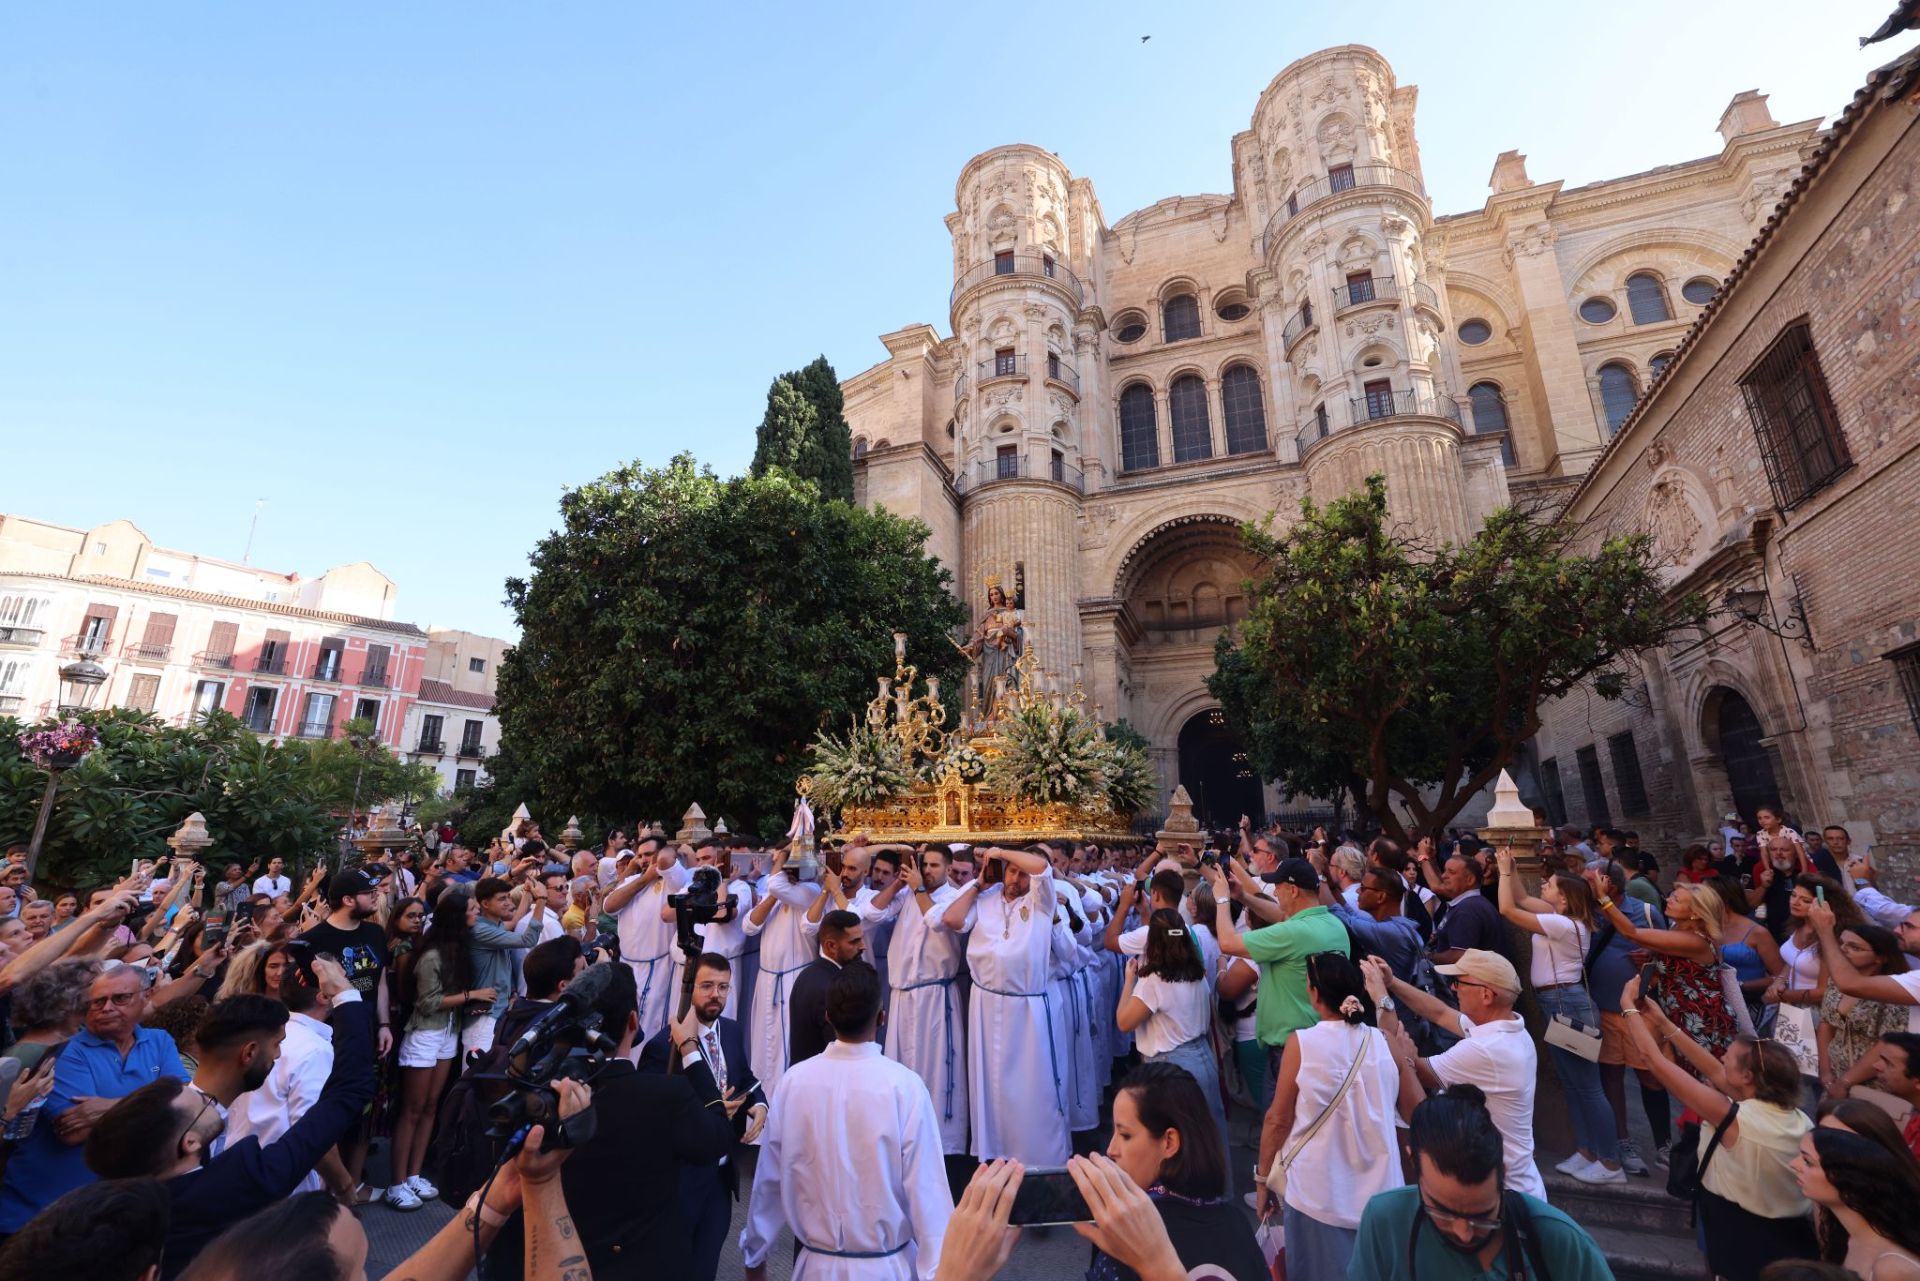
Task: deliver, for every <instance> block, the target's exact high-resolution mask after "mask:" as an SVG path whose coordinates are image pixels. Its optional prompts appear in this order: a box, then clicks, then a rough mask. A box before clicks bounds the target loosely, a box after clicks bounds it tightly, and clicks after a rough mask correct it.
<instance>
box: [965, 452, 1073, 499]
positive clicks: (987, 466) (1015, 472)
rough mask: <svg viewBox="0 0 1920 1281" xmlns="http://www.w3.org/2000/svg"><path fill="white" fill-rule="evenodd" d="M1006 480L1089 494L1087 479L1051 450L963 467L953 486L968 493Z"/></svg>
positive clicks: (998, 457) (1008, 456) (1006, 455)
mask: <svg viewBox="0 0 1920 1281" xmlns="http://www.w3.org/2000/svg"><path fill="white" fill-rule="evenodd" d="M1003 480H1047V481H1052V482H1053V483H1054V484H1056V485H1065V486H1066V487H1067V488H1069V489H1071V490H1073V491H1074V492H1075V493H1077V494H1084V493H1086V492H1087V482H1086V477H1085V476H1084V475H1082V474H1081V471H1080V469H1079V468H1078V467H1072V466H1069V465H1068V463H1067V460H1066V459H1065V458H1064V457H1062V458H1059V459H1056V458H1055V457H1054V456H1053V452H1052V451H1051V450H1049V451H1048V452H1047V453H1045V454H1041V455H1038V456H1036V455H1034V454H1032V453H1026V454H1000V455H997V456H996V457H993V458H988V459H985V460H984V461H981V462H977V463H975V464H973V466H971V467H962V468H961V469H960V471H959V472H958V473H957V474H956V475H955V476H954V478H953V487H954V489H955V490H957V491H958V492H960V493H963V494H965V493H969V492H971V491H973V490H976V489H980V488H982V487H983V486H986V485H991V484H994V483H995V482H997V481H1003Z"/></svg>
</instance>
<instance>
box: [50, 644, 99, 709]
mask: <svg viewBox="0 0 1920 1281" xmlns="http://www.w3.org/2000/svg"><path fill="white" fill-rule="evenodd" d="M106 682H107V669H106V668H104V667H102V666H100V664H98V663H96V662H94V661H93V660H92V659H91V658H86V657H81V658H78V659H76V660H74V661H73V662H71V663H68V664H67V665H66V666H65V667H63V668H61V669H60V715H61V716H63V717H64V716H77V715H79V714H80V713H81V712H84V711H86V710H87V709H88V708H89V707H92V706H93V700H94V697H95V695H97V694H98V693H99V692H100V687H101V686H102V685H104V684H106Z"/></svg>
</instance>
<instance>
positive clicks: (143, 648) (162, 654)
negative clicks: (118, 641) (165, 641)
mask: <svg viewBox="0 0 1920 1281" xmlns="http://www.w3.org/2000/svg"><path fill="white" fill-rule="evenodd" d="M120 652H121V654H122V655H123V656H124V657H127V658H131V659H133V660H135V661H136V662H141V663H164V662H166V661H167V658H168V656H169V655H171V654H172V653H173V646H171V645H149V644H148V643H147V642H145V641H135V642H134V643H133V644H131V645H129V646H127V647H126V648H125V649H124V650H122V651H120Z"/></svg>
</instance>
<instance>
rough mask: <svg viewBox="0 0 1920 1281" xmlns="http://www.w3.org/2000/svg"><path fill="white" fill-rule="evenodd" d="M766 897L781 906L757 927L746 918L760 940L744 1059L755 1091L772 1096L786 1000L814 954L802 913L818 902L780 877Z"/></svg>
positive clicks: (814, 934)
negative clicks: (750, 1065) (750, 1068)
mask: <svg viewBox="0 0 1920 1281" xmlns="http://www.w3.org/2000/svg"><path fill="white" fill-rule="evenodd" d="M767 894H768V895H769V896H770V897H772V898H776V899H778V900H780V902H779V904H778V905H777V906H776V907H774V908H773V909H772V915H770V916H768V917H767V919H766V920H764V921H762V922H761V923H760V924H759V925H757V926H756V925H755V924H754V923H753V917H752V916H751V915H749V916H748V917H747V918H746V922H745V928H746V932H747V934H748V936H749V937H752V936H755V935H758V936H759V939H760V973H759V975H758V976H757V977H756V978H755V979H754V981H753V1017H752V1020H751V1021H750V1023H749V1024H748V1027H747V1039H748V1042H749V1047H750V1048H749V1050H748V1053H749V1054H750V1055H751V1057H752V1059H753V1074H754V1076H755V1077H756V1078H758V1079H759V1081H760V1088H761V1089H763V1090H765V1091H766V1092H767V1094H768V1096H769V1097H771V1096H772V1094H773V1091H774V1087H775V1086H777V1085H779V1084H780V1075H781V1073H783V1072H785V1071H786V1070H787V998H788V997H789V996H791V995H792V994H793V983H794V980H795V979H797V978H799V977H800V971H801V970H804V969H806V968H807V966H809V965H811V964H813V958H814V957H815V956H817V955H818V954H819V944H818V943H817V942H816V939H817V938H818V936H819V929H820V927H819V925H818V924H817V923H816V924H815V925H813V926H812V927H811V928H809V926H808V925H807V919H806V918H807V909H808V908H811V907H812V906H813V901H814V900H815V899H817V898H819V897H820V890H819V887H818V886H814V885H802V884H800V883H799V882H797V881H795V880H794V879H793V878H792V877H791V876H789V875H788V874H787V873H786V872H785V871H782V872H781V873H780V874H779V875H777V876H771V877H768V878H767Z"/></svg>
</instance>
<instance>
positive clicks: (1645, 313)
mask: <svg viewBox="0 0 1920 1281" xmlns="http://www.w3.org/2000/svg"><path fill="white" fill-rule="evenodd" d="M1627 311H1628V312H1630V313H1631V314H1632V316H1633V323H1634V324H1636V325H1657V324H1659V323H1660V322H1661V321H1663V320H1672V319H1673V313H1672V312H1671V311H1668V310H1667V291H1666V289H1664V288H1663V287H1662V286H1661V284H1660V277H1658V276H1656V275H1654V274H1653V273H1652V272H1648V271H1641V272H1635V273H1634V274H1633V275H1631V276H1628V277H1627Z"/></svg>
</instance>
